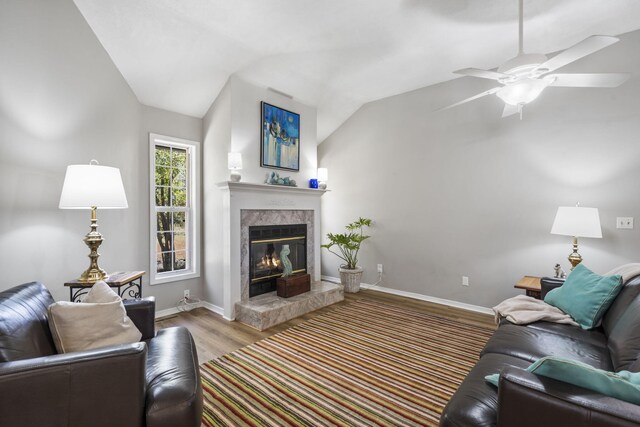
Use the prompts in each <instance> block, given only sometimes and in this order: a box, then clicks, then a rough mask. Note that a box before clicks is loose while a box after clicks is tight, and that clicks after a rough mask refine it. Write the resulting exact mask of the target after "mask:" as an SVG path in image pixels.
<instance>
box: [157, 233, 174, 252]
mask: <svg viewBox="0 0 640 427" xmlns="http://www.w3.org/2000/svg"><path fill="white" fill-rule="evenodd" d="M157 236H158V238H157V239H156V240H157V242H158V245H160V251H161V252H165V251H172V250H173V249H174V242H173V233H172V232H170V231H165V232H163V233H158V234H157Z"/></svg>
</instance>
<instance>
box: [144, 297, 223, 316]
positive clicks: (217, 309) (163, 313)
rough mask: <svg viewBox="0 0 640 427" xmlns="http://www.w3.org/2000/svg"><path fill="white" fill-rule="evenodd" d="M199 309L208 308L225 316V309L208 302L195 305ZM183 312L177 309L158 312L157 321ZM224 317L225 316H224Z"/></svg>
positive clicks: (172, 308)
mask: <svg viewBox="0 0 640 427" xmlns="http://www.w3.org/2000/svg"><path fill="white" fill-rule="evenodd" d="M198 307H203V308H206V309H207V310H209V311H212V312H214V313H216V314H219V315H221V316H223V313H224V309H223V308H222V307H218V306H217V305H213V304H211V303H210V302H207V301H200V302H199V303H197V304H194V307H193V308H198ZM181 312H182V311H181V310H178V308H177V307H171V308H167V309H166V310H160V311H156V319H160V318H162V317H167V316H172V315H174V314H178V313H181ZM223 317H224V316H223Z"/></svg>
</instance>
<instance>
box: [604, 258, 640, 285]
mask: <svg viewBox="0 0 640 427" xmlns="http://www.w3.org/2000/svg"><path fill="white" fill-rule="evenodd" d="M615 274H619V275H621V276H622V283H627V282H628V281H629V279H633V278H634V277H636V276H637V275H639V274H640V262H632V263H630V264H624V265H621V266H620V267H616V268H614V269H613V270H611V271H609V272H607V273H606V274H605V276H613V275H615Z"/></svg>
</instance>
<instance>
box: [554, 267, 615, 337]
mask: <svg viewBox="0 0 640 427" xmlns="http://www.w3.org/2000/svg"><path fill="white" fill-rule="evenodd" d="M621 288H622V276H620V275H614V276H600V275H598V274H596V273H594V272H593V271H591V270H589V269H588V268H587V267H585V266H584V264H578V265H577V266H576V268H575V269H574V270H573V271H572V272H571V274H569V276H568V277H567V280H566V281H565V282H564V285H562V286H561V287H559V288H557V289H553V290H552V291H549V293H547V295H546V296H545V297H544V302H546V303H547V304H551V305H553V306H554V307H558V308H559V309H560V310H562V311H564V312H565V313H567V314H568V315H570V316H571V317H572V318H573V319H574V320H575V321H576V322H578V324H579V325H580V326H581V327H582V328H583V329H591V328H594V327H596V326H598V325H599V324H600V321H601V320H602V316H604V313H605V312H606V311H607V309H608V308H609V306H610V305H611V303H612V302H613V300H614V299H615V297H616V296H617V295H618V293H619V292H620V290H621Z"/></svg>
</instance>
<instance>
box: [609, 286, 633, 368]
mask: <svg viewBox="0 0 640 427" xmlns="http://www.w3.org/2000/svg"><path fill="white" fill-rule="evenodd" d="M608 347H609V351H610V352H611V361H612V362H613V367H614V369H615V370H616V371H619V370H621V369H626V370H631V369H633V370H636V369H637V368H632V367H631V365H632V364H633V363H634V362H635V361H636V359H638V356H639V355H640V297H638V298H636V299H635V300H633V301H632V302H631V304H629V307H628V308H627V310H626V311H625V312H624V313H623V314H622V316H620V319H619V321H618V322H616V326H615V327H614V328H613V330H612V331H611V333H610V334H609V341H608Z"/></svg>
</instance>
